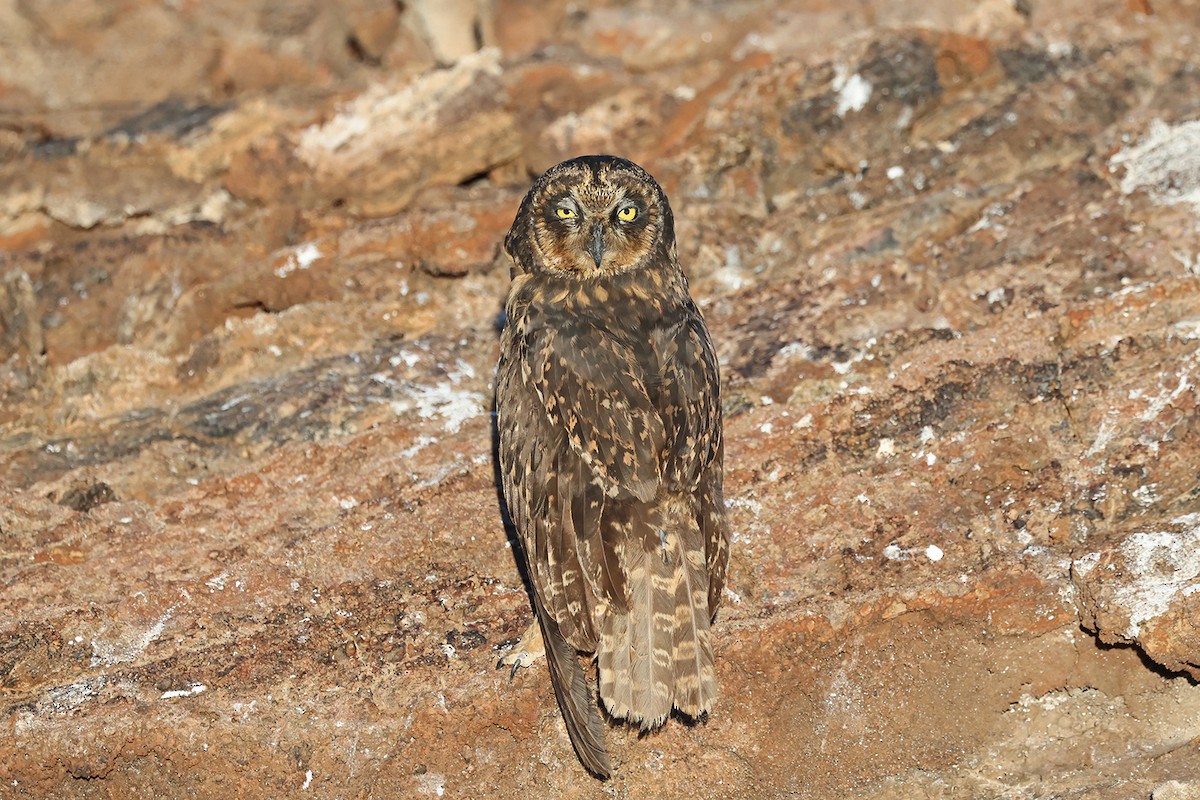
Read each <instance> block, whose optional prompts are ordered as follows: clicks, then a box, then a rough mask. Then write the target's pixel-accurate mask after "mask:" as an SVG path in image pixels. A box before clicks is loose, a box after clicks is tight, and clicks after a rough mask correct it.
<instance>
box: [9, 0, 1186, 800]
mask: <svg viewBox="0 0 1200 800" xmlns="http://www.w3.org/2000/svg"><path fill="white" fill-rule="evenodd" d="M457 5H458V6H460V8H459V10H458V12H456V14H457V15H455V14H448V13H447V12H446V9H447V8H449V7H450V5H449V4H444V5H439V4H436V3H408V4H402V3H393V2H390V0H389V1H388V2H384V1H383V0H378V1H375V0H344V2H338V3H317V2H286V3H284V2H276V0H257V1H256V2H250V3H230V2H215V3H212V2H206V3H191V2H171V3H161V2H151V0H130V2H123V3H120V4H112V3H100V2H95V0H72V2H66V3H49V2H39V1H38V0H28V2H21V3H7V4H0V54H2V55H0V731H2V735H0V797H4V798H7V797H14V798H17V797H19V798H25V797H61V798H93V797H97V798H98V797H145V796H155V795H157V796H163V797H180V796H183V797H251V798H253V797H272V798H274V797H309V796H311V797H329V798H334V797H343V798H368V797H375V798H388V797H421V796H430V797H437V796H441V797H495V796H522V795H528V796H536V797H605V796H618V797H645V796H655V797H664V798H674V797H680V798H682V797H688V798H696V797H702V798H708V797H711V798H724V797H730V798H734V797H767V798H776V797H778V798H784V797H800V798H829V797H848V798H891V797H895V798H938V799H939V800H941V799H942V798H992V797H996V798H1000V797H1003V798H1043V797H1044V798H1049V797H1071V798H1088V799H1089V800H1127V798H1151V797H1153V798H1156V799H1157V800H1167V799H1177V798H1188V797H1193V796H1196V794H1197V790H1198V787H1200V686H1198V685H1197V683H1196V681H1197V680H1200V562H1198V561H1197V553H1198V552H1200V538H1198V537H1200V516H1198V515H1200V476H1198V474H1197V464H1200V409H1198V408H1197V405H1198V395H1197V383H1198V382H1200V223H1198V217H1200V159H1198V157H1197V153H1198V152H1200V146H1198V145H1197V140H1198V138H1200V128H1198V125H1200V69H1197V67H1196V61H1195V41H1196V37H1198V36H1200V19H1198V18H1197V16H1196V12H1195V9H1194V8H1193V4H1192V3H1190V2H1187V0H1175V2H1168V1H1167V0H1155V1H1154V2H1150V3H1147V2H1145V1H1144V0H1102V1H1101V2H1099V3H1097V2H1088V3H1083V2H1076V1H1075V0H1070V1H1069V2H1064V3H1054V4H1052V3H1041V2H1024V0H1022V2H1015V3H1014V2H1009V0H986V1H985V2H970V3H967V2H955V1H954V0H922V2H915V1H914V0H899V1H898V2H897V1H895V0H892V1H890V2H881V1H878V0H868V1H867V2H862V3H856V4H851V5H849V6H847V5H846V4H834V3H826V2H821V1H820V0H788V1H787V2H781V3H777V2H766V0H743V1H742V2H736V3H710V2H684V1H683V0H675V2H667V3H651V2H649V1H648V0H647V1H646V2H641V1H640V0H639V1H638V2H632V3H631V2H616V0H613V1H612V2H597V3H589V4H571V3H567V2H565V0H539V2H531V0H494V2H487V1H486V0H476V2H463V3H459V4H457ZM493 48H494V49H493ZM581 151H609V152H616V153H620V154H622V155H626V156H629V157H631V158H633V159H635V160H638V161H640V162H642V163H644V164H645V165H646V166H647V167H648V168H650V169H651V171H652V172H654V174H656V175H657V176H658V177H659V178H660V179H661V181H662V183H663V184H664V186H665V187H666V189H667V190H668V193H669V194H670V196H671V199H672V203H673V206H674V208H675V210H676V217H677V225H678V233H679V241H680V248H681V257H682V258H683V261H684V263H685V265H686V267H687V269H688V271H689V274H690V275H691V277H692V283H693V289H694V290H695V293H696V294H697V296H698V297H699V298H700V299H701V303H702V305H703V307H704V310H705V314H706V316H707V319H708V322H709V326H710V327H711V329H712V332H713V335H714V338H715V339H716V340H717V341H718V343H719V351H720V356H721V359H722V363H723V367H724V376H723V377H724V390H725V409H726V413H727V449H728V452H727V458H728V466H729V476H728V502H729V506H730V513H731V519H732V526H733V530H734V532H735V534H734V536H735V547H734V553H733V561H732V565H731V576H730V584H729V592H728V593H727V597H726V599H727V601H728V602H727V604H726V606H725V607H724V608H723V610H722V611H721V614H720V616H719V618H718V622H717V627H716V631H717V651H718V672H719V679H720V681H721V686H722V692H723V695H722V699H721V701H720V702H719V704H718V706H717V708H716V710H715V712H714V713H713V714H712V715H711V718H710V719H709V720H708V721H707V722H706V723H703V724H699V725H694V726H688V725H685V724H682V723H681V722H679V721H670V722H669V723H668V724H667V725H666V727H665V728H664V729H662V730H661V731H659V732H657V733H654V734H652V735H649V736H644V737H640V736H638V735H637V734H636V733H635V732H633V731H629V730H626V729H623V728H612V729H611V730H610V734H609V735H610V747H611V750H612V752H613V755H614V759H615V761H616V762H617V764H618V766H617V771H616V775H615V777H614V778H613V780H612V781H610V782H609V783H607V784H604V785H601V784H598V783H596V782H595V781H593V780H591V779H590V778H588V777H586V776H585V774H584V773H583V771H582V770H581V769H580V768H579V766H578V764H577V763H576V761H575V758H574V755H573V753H572V751H571V749H570V744H569V742H568V741H567V738H566V734H565V731H564V730H563V728H562V723H561V720H560V718H559V715H558V711H557V708H556V707H555V704H554V699H553V695H552V693H551V691H550V688H549V682H548V678H547V676H546V674H545V670H544V667H542V666H535V667H534V668H532V669H529V670H525V671H522V672H521V673H520V674H518V675H517V677H516V679H515V680H514V681H513V682H511V683H510V682H509V680H508V676H507V674H504V673H499V672H496V671H495V670H494V669H493V667H494V665H495V662H496V659H497V657H498V656H499V655H501V654H502V653H503V652H505V650H506V648H507V647H509V646H511V644H512V643H513V641H515V638H516V637H517V636H518V635H519V634H520V633H521V632H522V631H523V629H524V628H525V626H526V625H527V624H528V622H529V620H530V609H529V603H528V599H527V596H526V593H525V589H524V587H523V585H522V582H521V577H520V574H519V572H518V570H517V567H516V564H515V561H514V559H513V552H512V550H511V544H510V541H509V539H508V537H507V536H506V534H505V529H504V527H503V524H502V517H501V509H500V503H499V501H498V498H497V491H496V481H495V474H494V466H493V461H492V427H491V420H490V416H489V413H488V411H489V406H490V402H491V399H490V398H491V386H490V378H491V374H492V369H493V364H494V361H495V355H496V344H497V338H498V329H499V325H500V324H502V320H501V319H500V316H499V312H500V307H501V305H500V304H501V300H502V297H503V294H504V291H505V288H506V284H507V280H508V268H507V264H506V263H505V262H504V259H503V258H502V256H501V254H500V252H499V247H498V245H499V242H500V240H501V238H502V236H503V234H504V232H505V231H506V230H507V227H508V225H509V223H510V222H511V220H512V216H513V214H514V213H515V208H516V203H517V202H518V200H519V199H520V197H521V195H522V194H523V192H524V191H525V189H526V188H527V187H528V183H529V180H530V176H531V174H534V173H536V172H537V171H539V170H541V169H544V168H545V167H547V166H549V165H550V164H552V163H554V162H555V161H557V160H559V159H561V158H563V157H565V156H568V155H572V154H576V153H578V152H581Z"/></svg>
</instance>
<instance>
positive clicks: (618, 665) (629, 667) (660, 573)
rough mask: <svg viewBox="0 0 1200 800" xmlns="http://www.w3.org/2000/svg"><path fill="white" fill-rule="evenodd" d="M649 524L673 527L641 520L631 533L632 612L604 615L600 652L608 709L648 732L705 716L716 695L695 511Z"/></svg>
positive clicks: (628, 548) (603, 696)
mask: <svg viewBox="0 0 1200 800" xmlns="http://www.w3.org/2000/svg"><path fill="white" fill-rule="evenodd" d="M689 505H690V504H689ZM668 510H669V508H667V509H664V508H661V507H660V509H658V511H659V512H660V513H661V512H663V511H668ZM671 516H673V517H674V518H671ZM651 519H652V520H653V521H654V522H655V523H659V522H660V521H661V523H664V524H665V525H667V526H669V528H667V527H660V525H659V524H646V521H645V520H642V521H641V525H640V526H638V527H640V528H641V530H639V531H637V532H636V534H635V535H629V534H633V533H634V531H633V530H629V529H627V530H626V534H627V536H626V538H625V542H626V543H627V546H626V548H625V549H624V552H623V553H622V556H624V558H623V559H622V560H623V561H624V563H625V570H626V580H627V585H628V589H629V592H628V595H627V596H628V603H627V608H626V609H621V610H617V609H612V610H611V611H610V613H608V614H606V615H604V616H603V617H602V623H601V624H602V627H601V631H600V641H599V647H598V648H597V660H598V664H599V672H600V697H601V699H602V700H603V701H604V705H605V708H607V709H608V711H609V713H610V714H612V716H613V717H616V718H618V719H627V720H629V721H630V722H632V723H635V724H638V725H640V726H641V727H642V728H643V729H646V730H649V729H651V728H655V727H657V726H659V725H661V724H662V723H663V722H664V721H665V720H666V718H667V716H668V715H669V714H670V713H671V709H672V708H674V707H677V708H679V710H680V711H682V712H683V713H685V714H687V715H689V716H691V717H698V716H701V715H703V714H704V713H705V712H707V711H708V710H709V709H710V708H711V707H712V705H713V702H714V701H715V700H716V696H717V682H716V670H715V668H714V666H713V654H712V644H711V640H710V636H709V623H710V616H709V613H708V607H709V603H708V588H709V587H708V580H707V573H708V569H707V565H706V562H705V552H704V545H703V542H702V541H701V536H700V530H699V526H698V524H697V523H696V521H695V516H694V511H693V510H692V509H691V508H690V507H689V508H688V509H687V513H683V514H677V515H662V516H660V514H658V513H656V514H653V515H651ZM630 551H632V552H630Z"/></svg>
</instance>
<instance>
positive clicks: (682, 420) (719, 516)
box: [656, 303, 729, 615]
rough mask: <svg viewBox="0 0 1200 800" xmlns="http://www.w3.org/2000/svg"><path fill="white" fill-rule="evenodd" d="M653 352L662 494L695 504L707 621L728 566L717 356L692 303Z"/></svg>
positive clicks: (716, 601) (713, 609)
mask: <svg viewBox="0 0 1200 800" xmlns="http://www.w3.org/2000/svg"><path fill="white" fill-rule="evenodd" d="M657 347H658V350H659V353H660V356H661V359H662V364H663V365H664V369H663V382H662V385H661V387H659V388H658V392H657V393H656V400H657V403H658V405H659V407H660V409H661V413H662V416H663V419H664V421H665V423H666V432H667V444H668V453H667V457H666V459H665V464H664V468H663V472H664V476H663V477H664V480H665V481H666V483H667V486H668V488H671V489H674V490H677V491H681V492H686V493H688V494H692V495H694V496H696V497H697V499H698V500H699V501H700V508H699V514H698V517H699V519H698V521H699V523H700V532H701V537H702V539H703V542H704V562H705V568H706V573H707V576H708V606H709V614H710V615H711V614H715V613H716V611H717V606H718V605H719V603H720V599H721V592H722V591H723V590H724V587H725V570H726V567H727V565H728V562H729V529H728V526H727V524H726V521H725V498H724V468H723V463H724V442H723V438H722V430H721V381H720V375H719V372H718V366H717V354H716V351H715V350H714V349H713V345H712V340H711V339H710V337H709V334H708V329H707V328H705V326H704V321H703V319H702V318H701V316H700V312H699V310H698V309H696V307H695V305H694V304H692V303H689V304H688V306H687V308H686V309H685V313H684V315H683V318H682V319H681V320H680V321H679V324H678V325H677V326H675V327H674V328H671V329H669V330H667V331H665V333H664V336H663V339H662V341H660V342H659V343H658V345H657Z"/></svg>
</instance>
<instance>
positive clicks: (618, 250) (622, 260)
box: [542, 186, 653, 273]
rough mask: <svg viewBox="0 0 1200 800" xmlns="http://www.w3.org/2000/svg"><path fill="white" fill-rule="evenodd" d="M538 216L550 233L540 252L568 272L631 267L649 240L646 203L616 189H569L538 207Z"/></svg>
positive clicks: (635, 195)
mask: <svg viewBox="0 0 1200 800" xmlns="http://www.w3.org/2000/svg"><path fill="white" fill-rule="evenodd" d="M589 190H590V191H589ZM542 216H543V218H544V219H545V220H546V226H547V228H548V229H549V231H550V232H552V235H551V237H550V239H549V240H548V241H546V242H545V244H544V245H543V247H544V248H546V250H548V251H549V252H548V253H547V254H548V255H551V256H552V257H553V258H554V260H555V261H556V262H557V265H558V266H559V268H560V269H565V270H569V271H572V272H579V273H590V272H592V271H593V269H595V270H611V269H616V270H622V269H628V268H630V267H633V266H634V265H635V263H636V262H637V260H638V258H639V256H640V255H641V253H642V252H644V251H645V248H646V247H647V246H648V243H649V241H648V240H649V238H650V236H651V234H652V231H651V230H650V223H651V222H652V221H653V215H652V214H648V213H647V201H646V200H645V199H644V198H642V197H640V196H638V195H637V194H636V193H630V192H626V191H624V190H621V189H618V190H615V191H614V190H611V189H601V190H597V188H596V187H592V186H589V187H587V189H584V190H582V191H580V190H578V189H574V188H573V189H569V190H567V191H565V192H563V193H562V194H560V195H558V196H557V197H553V198H552V199H551V200H550V202H549V203H547V204H546V205H545V206H543V212H542Z"/></svg>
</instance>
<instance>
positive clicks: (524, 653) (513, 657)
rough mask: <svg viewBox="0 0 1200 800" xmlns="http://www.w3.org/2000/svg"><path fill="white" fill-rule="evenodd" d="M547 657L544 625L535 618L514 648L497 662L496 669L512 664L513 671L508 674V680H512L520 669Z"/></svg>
mask: <svg viewBox="0 0 1200 800" xmlns="http://www.w3.org/2000/svg"><path fill="white" fill-rule="evenodd" d="M545 657H546V645H545V644H544V643H543V642H542V626H541V625H538V621H537V620H536V619H535V620H534V621H533V624H532V625H530V626H529V630H527V631H525V635H524V636H522V637H521V641H519V642H517V643H516V644H515V645H513V649H512V650H509V651H508V653H507V654H505V655H504V656H503V657H501V659H500V660H499V661H497V662H496V669H502V668H504V667H508V666H511V667H512V672H510V673H509V675H508V680H509V681H510V682H511V681H512V679H513V678H515V677H516V676H517V670H518V669H520V668H521V667H528V666H530V665H531V664H533V662H534V661H536V660H537V659H539V658H545Z"/></svg>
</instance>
